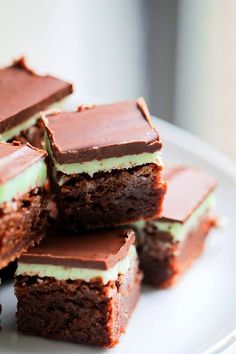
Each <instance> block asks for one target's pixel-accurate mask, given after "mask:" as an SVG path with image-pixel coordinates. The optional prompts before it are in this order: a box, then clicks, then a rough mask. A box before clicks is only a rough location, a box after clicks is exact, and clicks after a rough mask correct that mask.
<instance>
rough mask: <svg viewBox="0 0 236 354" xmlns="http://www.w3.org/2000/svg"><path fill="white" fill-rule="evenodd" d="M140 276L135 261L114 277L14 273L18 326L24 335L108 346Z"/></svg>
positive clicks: (124, 320) (123, 324)
mask: <svg viewBox="0 0 236 354" xmlns="http://www.w3.org/2000/svg"><path fill="white" fill-rule="evenodd" d="M140 281H141V276H140V274H139V272H138V267H137V265H135V266H134V267H132V268H131V269H130V271H129V272H128V273H127V274H126V275H124V276H119V278H118V280H117V281H110V282H109V283H108V284H106V285H102V284H101V282H99V281H93V282H89V283H88V282H84V281H80V280H77V281H72V280H67V281H58V280H55V279H54V278H46V277H45V278H37V277H36V276H34V277H27V276H18V277H16V281H15V293H16V296H17V299H18V305H17V327H18V330H19V331H21V332H23V333H25V334H30V335H35V336H42V337H46V338H51V339H61V340H65V341H72V342H77V343H84V344H90V345H97V346H101V347H106V348H109V347H113V346H114V345H116V344H117V342H118V341H119V337H120V335H121V334H122V333H123V332H124V331H125V328H126V326H127V323H128V320H129V318H130V316H131V313H132V311H133V309H134V308H135V305H136V303H137V301H138V298H139V294H140Z"/></svg>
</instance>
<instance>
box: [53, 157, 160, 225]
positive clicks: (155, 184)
mask: <svg viewBox="0 0 236 354" xmlns="http://www.w3.org/2000/svg"><path fill="white" fill-rule="evenodd" d="M58 178H63V180H64V184H63V185H62V186H59V185H56V186H55V191H56V198H57V202H58V209H59V213H60V218H61V222H62V224H63V225H64V226H65V227H66V228H69V229H71V230H72V231H75V232H76V231H77V230H78V229H80V228H81V229H83V228H85V229H94V228H104V227H110V226H117V225H122V224H129V223H132V222H134V221H137V220H139V219H140V218H141V217H142V218H143V219H145V218H146V219H150V218H152V217H154V216H156V215H159V214H160V213H161V205H162V200H163V198H164V194H165V191H166V184H165V183H164V182H163V181H162V178H161V167H159V166H157V165H155V164H148V165H144V166H138V167H134V168H131V169H127V170H114V171H111V172H99V173H96V174H94V176H93V177H90V176H88V175H87V174H81V175H62V173H61V172H58V174H57V179H58Z"/></svg>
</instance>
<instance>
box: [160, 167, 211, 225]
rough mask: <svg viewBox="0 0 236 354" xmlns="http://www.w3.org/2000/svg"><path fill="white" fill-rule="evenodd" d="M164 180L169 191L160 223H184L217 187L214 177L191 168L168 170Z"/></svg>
mask: <svg viewBox="0 0 236 354" xmlns="http://www.w3.org/2000/svg"><path fill="white" fill-rule="evenodd" d="M164 178H165V179H166V181H167V185H168V189H167V193H166V196H165V199H164V205H163V212H162V218H161V219H159V220H160V221H165V220H166V221H175V222H176V221H177V222H180V223H184V222H185V221H186V220H187V219H188V218H189V217H190V216H191V215H192V213H193V212H194V211H195V210H196V209H197V208H198V206H199V205H200V204H201V203H202V202H203V201H204V200H205V199H206V197H207V196H208V195H209V194H210V193H212V191H213V190H214V189H215V187H216V181H215V179H214V178H213V177H211V176H209V175H208V174H207V173H205V172H204V171H202V170H198V169H194V168H191V167H176V168H168V169H166V170H165V172H164Z"/></svg>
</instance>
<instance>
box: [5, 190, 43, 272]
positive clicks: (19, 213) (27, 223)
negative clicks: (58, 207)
mask: <svg viewBox="0 0 236 354" xmlns="http://www.w3.org/2000/svg"><path fill="white" fill-rule="evenodd" d="M47 204H48V195H47V193H46V191H45V190H44V189H43V188H42V187H40V188H35V189H33V190H31V191H30V192H28V193H26V194H24V195H23V196H21V198H20V199H19V200H15V201H13V202H10V203H1V204H0V269H1V268H3V267H5V266H6V265H7V264H8V263H9V262H11V261H13V260H14V259H16V258H17V257H19V256H20V254H21V253H23V252H25V251H26V250H27V249H28V247H30V246H33V245H34V244H35V243H37V242H38V241H40V240H41V239H42V236H43V233H44V229H45V226H46V220H47V216H48V210H47Z"/></svg>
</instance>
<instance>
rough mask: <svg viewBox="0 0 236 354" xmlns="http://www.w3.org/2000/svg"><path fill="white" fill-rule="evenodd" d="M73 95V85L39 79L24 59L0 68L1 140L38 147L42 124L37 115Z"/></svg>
mask: <svg viewBox="0 0 236 354" xmlns="http://www.w3.org/2000/svg"><path fill="white" fill-rule="evenodd" d="M70 93H72V85H71V84H69V83H67V82H65V81H62V80H59V79H56V78H55V77H52V76H48V75H47V76H40V75H38V74H36V73H35V72H33V71H32V70H31V69H30V68H29V67H28V66H27V65H26V63H25V60H24V58H21V59H19V60H17V61H15V62H14V63H13V64H12V65H11V66H9V67H6V68H2V69H0V141H4V142H6V141H8V142H12V141H14V140H19V141H20V142H22V143H25V142H27V141H28V142H29V143H31V144H32V145H34V146H36V147H41V144H42V139H43V125H42V123H40V122H39V118H40V117H39V112H40V111H42V110H44V109H46V108H49V107H52V105H53V104H55V103H57V104H59V102H60V101H61V100H62V99H63V98H64V97H66V96H68V95H69V94H70Z"/></svg>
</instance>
